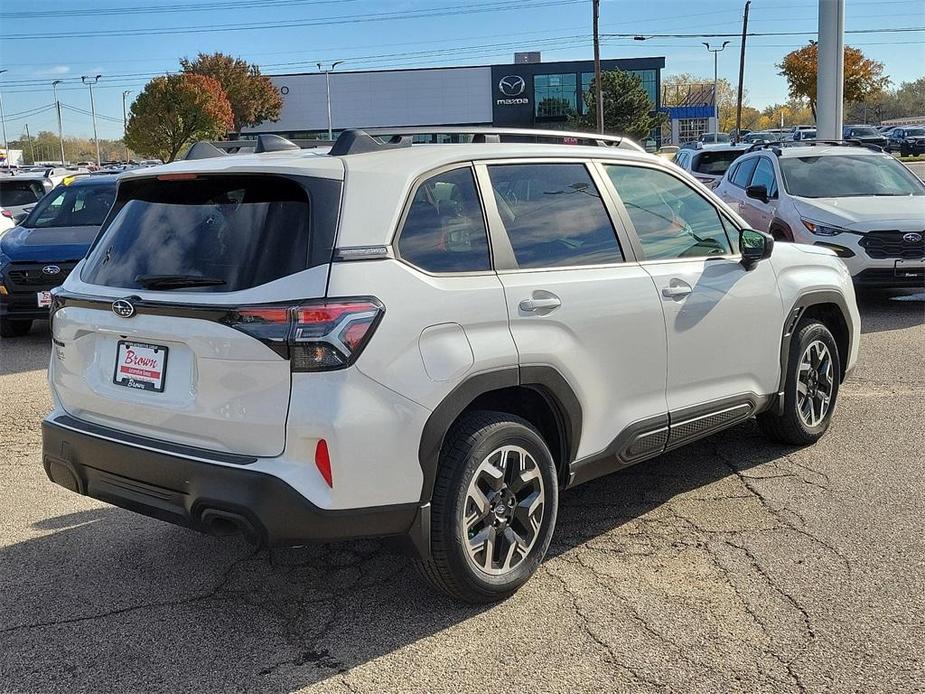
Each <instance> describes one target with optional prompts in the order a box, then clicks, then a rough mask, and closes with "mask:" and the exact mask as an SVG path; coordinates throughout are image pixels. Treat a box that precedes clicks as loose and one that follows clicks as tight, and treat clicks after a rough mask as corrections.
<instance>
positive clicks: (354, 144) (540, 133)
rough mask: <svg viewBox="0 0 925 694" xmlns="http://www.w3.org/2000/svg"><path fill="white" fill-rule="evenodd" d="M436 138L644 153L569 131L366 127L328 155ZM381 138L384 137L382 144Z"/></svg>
mask: <svg viewBox="0 0 925 694" xmlns="http://www.w3.org/2000/svg"><path fill="white" fill-rule="evenodd" d="M426 135H430V136H437V135H471V136H472V139H471V140H470V142H472V143H498V142H501V141H502V139H504V140H506V141H514V142H516V141H523V140H527V141H534V142H538V141H543V140H553V141H557V142H558V143H560V144H585V145H592V146H597V147H620V148H623V149H631V150H635V151H638V152H642V151H645V150H643V148H642V147H640V146H639V145H637V144H636V143H635V142H633V141H632V140H629V139H627V138H624V137H620V136H619V135H601V134H598V133H586V132H577V131H569V130H533V129H530V128H489V127H484V126H474V127H465V126H449V127H441V126H432V127H420V128H416V127H396V128H366V129H363V130H345V131H344V132H343V133H341V136H340V137H339V138H337V142H335V143H334V146H333V147H332V148H331V154H332V155H335V156H342V155H345V154H363V153H366V152H377V151H381V150H384V149H396V148H399V147H410V146H411V145H412V142H413V139H414V137H415V136H426ZM381 138H388V139H386V140H385V141H382V140H381Z"/></svg>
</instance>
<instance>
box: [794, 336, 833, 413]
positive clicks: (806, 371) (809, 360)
mask: <svg viewBox="0 0 925 694" xmlns="http://www.w3.org/2000/svg"><path fill="white" fill-rule="evenodd" d="M834 389H835V379H834V367H833V365H832V353H831V352H830V351H829V348H828V347H826V345H825V343H823V342H822V341H820V340H814V341H813V342H811V343H810V344H809V345H808V346H807V347H806V349H805V350H804V351H803V356H802V357H801V358H800V371H799V373H798V374H797V411H798V412H799V414H800V419H801V420H802V421H803V423H804V424H805V425H806V426H808V427H815V426H818V425H819V424H820V423H821V422H822V421H823V420H824V419H825V416H826V415H827V414H828V412H829V407H830V406H831V404H832V392H833V391H834Z"/></svg>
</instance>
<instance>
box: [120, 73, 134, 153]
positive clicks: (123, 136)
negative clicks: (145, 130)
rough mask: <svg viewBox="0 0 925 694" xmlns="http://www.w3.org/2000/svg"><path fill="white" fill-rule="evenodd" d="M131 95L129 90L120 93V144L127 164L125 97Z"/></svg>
mask: <svg viewBox="0 0 925 694" xmlns="http://www.w3.org/2000/svg"><path fill="white" fill-rule="evenodd" d="M131 93H132V90H131V89H126V90H125V91H124V92H122V144H123V145H125V163H126V164H128V144H127V143H126V142H125V128H126V125H127V124H128V120H127V119H126V117H125V97H127V96H128V95H129V94H131Z"/></svg>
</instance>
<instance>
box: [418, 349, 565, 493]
mask: <svg viewBox="0 0 925 694" xmlns="http://www.w3.org/2000/svg"><path fill="white" fill-rule="evenodd" d="M473 410H490V411H496V412H507V413H509V414H513V415H516V416H518V417H521V418H523V419H525V420H527V421H528V422H530V423H531V424H532V425H533V426H534V427H536V429H537V430H538V431H539V433H540V435H541V436H542V437H543V438H544V439H545V441H546V443H547V445H548V446H549V448H550V452H551V453H552V455H553V459H554V460H555V462H556V466H557V469H558V471H559V474H560V482H562V483H564V482H565V480H566V478H567V470H568V466H569V463H570V462H571V461H572V460H574V459H575V457H576V455H577V452H578V442H579V439H580V438H581V420H582V415H581V405H580V403H579V401H578V397H577V396H576V395H575V392H574V390H573V389H572V387H571V386H570V385H569V383H568V382H567V381H566V380H565V378H564V377H563V376H562V375H561V374H560V373H559V372H558V371H557V370H556V369H555V368H553V367H551V366H545V365H531V366H522V367H516V366H512V367H508V368H504V369H498V370H495V371H488V372H484V373H479V374H474V375H472V376H470V377H469V378H467V379H465V380H464V381H462V382H461V383H460V384H459V385H457V386H456V387H455V388H454V389H453V390H452V391H450V393H449V394H448V395H447V396H446V397H445V398H444V399H443V401H442V402H441V403H440V404H439V405H438V406H437V407H436V408H435V409H434V411H433V412H432V413H431V415H430V417H428V419H427V422H426V423H425V424H424V430H423V433H422V434H421V443H420V446H419V448H418V459H419V462H420V465H421V471H422V473H423V476H424V482H423V484H422V486H421V502H422V503H427V502H428V501H430V498H431V495H432V494H433V489H434V481H435V479H436V476H437V468H438V465H439V463H440V451H441V449H442V447H443V441H444V438H445V436H446V434H447V432H448V431H449V430H450V429H451V428H452V426H453V425H454V423H455V422H456V421H457V420H458V419H459V417H460V416H461V415H462V414H463V413H465V412H471V411H473Z"/></svg>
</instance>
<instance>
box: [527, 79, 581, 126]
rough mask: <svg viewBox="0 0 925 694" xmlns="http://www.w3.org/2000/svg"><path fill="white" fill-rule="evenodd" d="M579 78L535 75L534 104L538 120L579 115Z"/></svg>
mask: <svg viewBox="0 0 925 694" xmlns="http://www.w3.org/2000/svg"><path fill="white" fill-rule="evenodd" d="M577 87H578V76H577V75H576V74H575V73H566V74H560V75H534V77H533V103H534V106H535V108H536V117H537V118H568V117H569V116H571V115H573V114H575V113H578V88H577Z"/></svg>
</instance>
